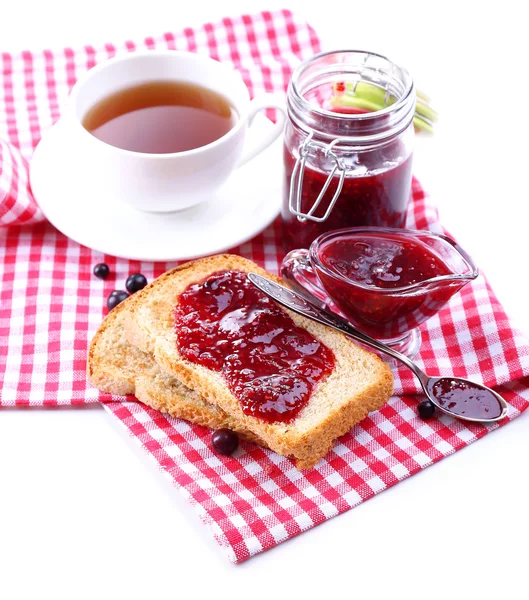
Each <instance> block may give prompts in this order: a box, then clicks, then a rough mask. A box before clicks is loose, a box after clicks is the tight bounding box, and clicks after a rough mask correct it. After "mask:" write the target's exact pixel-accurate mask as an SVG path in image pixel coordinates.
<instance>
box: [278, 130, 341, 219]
mask: <svg viewBox="0 0 529 600" xmlns="http://www.w3.org/2000/svg"><path fill="white" fill-rule="evenodd" d="M312 136H313V132H311V133H310V134H309V135H308V136H307V139H306V140H304V142H303V143H302V144H300V146H299V148H298V152H299V156H298V158H297V159H296V164H295V165H294V169H293V171H292V175H291V178H290V193H289V200H288V207H289V210H290V212H291V213H292V214H294V215H296V217H297V218H298V221H300V222H301V223H303V222H305V221H307V220H309V221H315V222H316V223H322V222H323V221H325V220H326V219H327V218H328V217H329V215H330V214H331V211H332V209H333V208H334V205H335V204H336V201H337V200H338V197H339V196H340V193H341V191H342V187H343V181H344V178H345V171H346V168H345V165H344V164H343V162H342V161H341V160H340V159H339V158H338V156H336V154H335V153H334V152H333V148H334V146H335V145H336V144H338V143H339V142H340V139H339V138H337V139H335V140H333V141H332V142H330V143H329V144H328V145H327V147H326V148H325V150H324V155H325V158H331V159H332V160H333V162H334V165H333V168H332V169H331V172H330V173H329V176H328V177H327V180H326V181H325V184H324V186H323V188H322V189H321V191H320V193H319V195H318V197H317V198H316V200H315V201H314V204H313V205H312V206H311V207H310V208H309V210H308V212H303V211H302V210H301V191H302V189H303V176H304V174H305V164H306V162H307V156H308V155H309V152H310V149H311V148H313V147H314V146H313V145H311V140H312ZM337 172H338V173H339V174H340V178H339V180H338V185H337V187H336V191H335V192H334V196H333V197H332V200H331V201H330V203H329V206H328V207H327V210H326V211H325V214H324V215H323V216H322V217H316V216H315V215H314V213H315V212H316V210H317V209H318V206H319V205H320V204H321V202H322V200H323V198H324V197H325V193H326V192H327V190H328V189H329V186H330V185H331V182H332V179H333V177H334V176H335V174H336V173H337Z"/></svg>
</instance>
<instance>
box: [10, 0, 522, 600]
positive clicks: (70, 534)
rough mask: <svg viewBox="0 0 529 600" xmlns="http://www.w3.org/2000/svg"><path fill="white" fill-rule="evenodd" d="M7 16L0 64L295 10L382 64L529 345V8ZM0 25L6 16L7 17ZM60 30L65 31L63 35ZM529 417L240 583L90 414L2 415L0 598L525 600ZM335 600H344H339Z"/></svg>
mask: <svg viewBox="0 0 529 600" xmlns="http://www.w3.org/2000/svg"><path fill="white" fill-rule="evenodd" d="M82 6H84V9H81V8H80V6H79V4H77V3H68V4H67V5H65V7H64V8H62V9H61V7H60V2H59V1H58V0H48V1H42V2H40V3H38V2H36V1H35V2H31V3H30V2H22V1H21V2H18V3H14V2H12V3H10V5H9V10H7V11H6V10H5V9H3V11H2V12H3V18H2V19H0V44H1V46H2V47H1V48H0V50H14V49H16V48H25V47H32V48H39V47H41V46H57V45H59V46H60V45H65V44H70V45H78V44H79V43H83V42H92V43H97V41H108V40H109V39H118V38H126V37H135V36H143V35H151V34H157V33H160V32H162V31H165V30H168V29H169V30H175V29H178V28H180V27H182V26H184V25H193V24H196V23H200V22H202V21H204V20H212V19H216V18H218V17H221V16H223V15H224V14H237V13H239V12H241V11H244V12H250V11H253V10H254V9H265V8H274V7H280V6H290V7H292V8H295V9H297V11H298V13H301V14H305V15H306V17H307V19H308V20H309V21H310V22H311V23H312V24H313V25H314V26H315V27H316V28H317V30H318V32H319V33H320V36H321V37H322V39H323V43H324V47H325V48H327V49H331V48H338V47H356V48H362V49H369V50H374V51H377V52H381V53H385V54H386V55H388V56H390V57H391V58H393V59H394V60H396V61H398V62H400V63H402V64H403V65H405V66H407V67H408V69H409V70H410V71H411V72H412V74H413V75H414V77H415V79H416V81H417V82H418V84H419V86H420V88H421V89H424V90H426V91H428V92H429V93H430V94H431V95H432V96H433V97H434V98H435V101H436V105H437V106H438V108H439V109H440V111H441V115H442V122H441V123H440V124H439V128H438V133H437V134H436V135H435V137H434V138H432V139H428V140H427V139H421V140H419V141H420V144H419V146H418V149H417V151H416V154H415V165H416V168H415V172H416V174H417V175H418V176H419V177H420V178H421V180H422V182H423V184H424V185H425V187H426V188H427V189H428V190H429V191H430V192H431V193H432V195H433V196H434V198H435V199H436V201H437V204H438V206H439V209H440V212H441V216H442V220H443V222H444V224H445V225H446V226H447V227H448V228H449V230H450V231H451V232H452V233H453V234H454V235H455V236H456V237H457V238H458V239H459V240H460V242H461V243H462V245H463V246H464V247H465V248H466V249H467V250H468V251H469V252H471V253H472V254H473V255H474V257H475V259H476V261H477V263H478V264H479V265H480V267H481V268H482V269H483V271H484V272H485V273H486V274H487V275H488V277H489V279H490V281H491V283H492V285H493V287H494V289H495V290H496V292H497V294H498V296H499V298H500V300H501V301H502V302H503V304H504V305H505V307H506V309H507V311H508V313H509V314H510V315H511V316H512V317H513V319H514V321H515V322H517V323H518V324H519V325H520V326H521V327H522V328H523V329H524V331H525V332H526V334H529V313H528V312H527V309H526V305H527V297H526V296H527V291H528V290H529V284H528V283H527V254H528V253H527V239H528V230H527V227H528V223H529V202H528V200H529V198H528V191H527V169H528V166H527V162H528V160H527V159H528V150H527V148H528V147H529V146H528V143H527V140H528V135H529V119H527V116H526V113H525V112H523V111H524V110H525V104H526V103H525V99H526V98H527V97H528V96H527V86H528V81H529V79H528V78H527V76H526V71H527V64H526V60H527V42H526V35H527V34H526V24H527V21H526V19H525V18H524V16H523V13H522V11H523V3H521V2H518V3H515V2H514V1H512V2H511V1H504V2H501V3H497V2H495V3H490V4H489V3H488V2H481V3H477V2H476V3H470V2H468V3H463V2H457V3H456V2H444V3H436V8H433V4H432V3H424V2H405V1H402V2H387V1H379V2H377V3H376V4H374V3H369V2H368V3H366V2H364V3H360V2H354V1H351V2H347V3H337V2H335V3H323V2H313V3H308V2H306V0H304V1H301V0H299V1H298V0H296V1H293V0H291V1H288V0H284V1H283V2H276V1H273V0H270V1H268V2H267V1H265V0H262V1H261V0H259V1H258V2H249V1H248V0H246V1H243V0H240V1H239V0H224V2H221V3H216V4H214V5H213V4H212V5H211V6H210V5H209V4H208V3H207V2H206V3H205V2H202V3H189V2H187V3H184V2H167V1H166V0H149V2H148V3H147V4H146V3H145V2H142V3H139V2H138V3H135V2H133V1H132V0H128V1H125V0H115V1H114V2H108V1H104V0H91V2H90V3H89V4H88V3H84V4H83V5H82ZM6 13H7V14H9V18H6ZM59 15H60V19H59ZM528 429H529V415H527V414H526V415H524V416H522V417H521V418H519V419H517V420H516V421H515V422H513V423H511V424H509V425H508V426H507V427H505V428H504V429H502V430H500V431H498V432H495V433H493V434H491V435H490V436H488V437H486V438H484V439H483V440H480V441H478V442H477V443H476V444H474V445H472V446H470V447H469V448H467V449H465V450H463V451H461V452H458V453H457V454H455V455H454V456H452V457H449V458H447V459H444V460H442V461H441V462H440V463H439V464H437V465H434V466H433V467H432V468H429V469H427V470H426V471H423V472H421V473H419V474H417V475H415V476H413V477H412V478H411V479H409V480H407V481H405V482H402V483H399V484H398V485H397V486H395V487H393V488H392V489H391V490H389V491H387V492H385V493H383V494H381V495H379V496H377V497H375V498H374V499H372V500H370V501H369V502H367V503H365V504H363V505H361V506H359V507H357V508H355V509H353V510H351V511H349V512H347V513H346V514H344V515H342V516H341V517H337V518H335V519H333V520H331V521H328V522H327V523H325V524H323V525H321V526H319V527H316V528H315V529H313V530H311V531H309V532H306V533H304V534H302V535H300V536H298V537H297V538H295V539H294V540H291V541H289V542H286V543H284V544H281V545H280V546H278V547H277V548H275V549H274V550H271V551H268V552H266V553H264V554H261V555H260V556H257V557H255V558H253V559H251V560H250V561H248V562H247V563H244V564H242V565H239V566H233V565H231V564H229V563H228V561H227V559H226V558H225V556H224V554H223V552H222V550H221V549H220V548H219V547H217V545H216V542H215V541H214V540H213V538H212V537H211V536H210V534H209V531H208V530H207V529H206V528H205V527H204V526H202V524H201V523H200V522H199V520H198V518H197V517H196V515H195V514H194V512H193V510H192V509H191V508H190V507H189V506H188V505H187V504H186V502H185V501H184V500H183V499H182V498H181V497H180V496H179V494H178V492H176V491H175V490H174V489H173V488H171V486H170V485H169V484H168V483H167V481H166V479H165V478H164V477H163V476H162V475H161V474H160V473H158V472H157V470H156V468H155V467H154V466H153V464H152V463H151V460H150V459H149V458H148V457H147V456H146V455H144V454H143V453H142V452H141V451H140V450H139V449H138V447H137V446H136V444H135V442H133V440H131V439H130V438H129V437H128V436H127V435H126V434H125V433H124V432H123V431H122V429H121V428H120V426H119V425H118V424H117V423H115V422H114V421H112V420H110V418H109V417H107V415H106V414H104V413H103V411H102V410H101V409H100V408H98V407H94V408H92V409H83V410H74V409H70V410H68V409H62V410H4V411H1V412H0V482H1V486H2V487H1V492H0V598H2V599H4V598H5V599H6V600H14V599H19V598H23V599H24V600H25V599H31V600H33V599H34V598H39V599H41V598H46V599H47V598H52V599H54V600H55V599H59V598H60V599H62V598H64V599H70V598H75V599H79V598H103V599H106V598H112V599H114V598H116V599H121V598H127V599H130V598H182V597H198V598H202V597H204V598H205V597H210V598H224V597H226V598H228V597H229V598H239V599H242V598H246V597H252V598H260V597H268V598H287V597H293V598H313V597H316V596H319V595H322V597H324V598H385V599H386V598H390V599H394V598H406V599H407V600H411V599H414V598H421V599H425V598H426V599H428V600H431V599H436V598H454V599H457V600H459V598H464V597H469V598H477V597H479V598H505V599H509V600H511V599H518V598H527V587H528V579H527V566H526V562H527V542H526V540H527V538H528V537H529V512H528V511H527V504H528V501H529V475H528V473H529V469H528V467H527V458H528V456H529V435H528ZM338 594H339V595H338Z"/></svg>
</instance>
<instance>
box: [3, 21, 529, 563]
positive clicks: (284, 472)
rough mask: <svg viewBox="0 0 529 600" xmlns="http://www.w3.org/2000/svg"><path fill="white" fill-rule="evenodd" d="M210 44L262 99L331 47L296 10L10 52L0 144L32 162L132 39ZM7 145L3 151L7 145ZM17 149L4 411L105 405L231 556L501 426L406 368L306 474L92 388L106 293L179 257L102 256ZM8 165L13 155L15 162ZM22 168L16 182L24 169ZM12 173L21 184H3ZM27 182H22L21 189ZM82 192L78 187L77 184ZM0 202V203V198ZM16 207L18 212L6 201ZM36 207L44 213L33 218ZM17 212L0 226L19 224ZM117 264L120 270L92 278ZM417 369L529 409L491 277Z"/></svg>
mask: <svg viewBox="0 0 529 600" xmlns="http://www.w3.org/2000/svg"><path fill="white" fill-rule="evenodd" d="M145 47H148V48H167V47H169V48H178V49H188V50H193V51H198V52H206V53H209V54H211V55H212V56H215V57H216V58H219V59H220V60H222V61H227V62H232V63H233V64H234V65H236V66H237V67H238V68H240V69H241V71H242V73H243V75H244V77H245V80H246V83H247V84H248V86H249V87H250V89H251V91H252V93H256V92H258V91H278V90H284V89H285V88H286V85H287V82H288V79H289V76H290V72H291V70H292V68H293V66H294V65H295V64H297V63H298V62H299V60H302V59H304V58H306V57H308V56H310V55H311V54H313V53H314V52H316V51H318V50H319V42H318V39H317V37H316V35H315V33H314V31H313V30H312V29H311V28H310V27H308V26H307V25H306V24H305V23H303V22H300V21H299V20H298V19H297V18H296V17H295V16H294V15H292V14H291V13H290V12H288V11H278V12H273V13H259V14H256V15H253V16H243V17H239V18H236V19H224V20H223V21H222V22H220V23H216V24H208V25H204V26H203V27H200V28H198V29H194V30H191V29H187V30H185V31H183V32H180V33H177V34H165V35H163V36H160V37H158V38H147V39H146V40H144V41H143V42H141V43H139V44H134V43H132V42H126V43H123V44H120V45H118V46H114V45H106V46H105V47H104V48H100V49H95V48H92V47H90V46H87V47H85V48H83V49H81V50H78V51H73V50H69V49H67V50H63V51H60V52H50V51H46V52H42V53H36V54H35V53H33V54H32V53H27V52H26V53H22V54H18V55H9V54H3V55H2V71H1V72H2V80H1V84H2V85H1V89H0V139H2V140H3V141H4V145H5V146H6V147H7V148H8V151H9V152H13V151H12V148H15V149H16V148H19V149H20V152H21V156H23V157H24V158H25V159H28V158H29V157H30V155H31V152H32V150H33V148H34V146H35V145H36V143H37V142H38V140H39V139H40V135H41V132H42V131H43V130H45V129H46V128H48V127H49V126H50V125H51V124H52V123H53V122H54V121H55V120H56V119H57V118H58V115H59V114H60V109H61V108H62V106H63V104H64V101H65V99H66V97H67V94H68V91H69V89H70V88H71V86H72V85H73V83H74V82H75V79H76V77H78V76H79V75H80V74H81V73H82V72H84V71H85V70H86V69H87V68H89V67H90V66H93V65H94V64H95V63H96V62H98V61H99V60H103V59H104V58H107V57H108V56H112V55H113V54H115V53H117V52H125V51H129V50H133V49H135V48H145ZM2 152H3V153H4V152H5V150H4V147H2ZM18 157H19V155H18V154H17V153H16V152H15V154H11V156H10V157H9V158H8V160H7V161H5V160H4V159H3V162H2V165H4V164H8V167H6V168H4V170H5V172H8V173H10V174H9V175H8V176H6V177H4V179H3V180H2V185H3V186H4V188H1V187H0V189H4V190H5V189H7V191H8V195H9V197H10V198H12V200H10V201H9V202H10V203H11V204H9V203H8V204H7V205H2V206H3V208H2V213H1V214H4V215H6V214H8V213H11V216H10V217H7V219H8V220H9V222H11V223H12V222H16V223H18V225H17V226H11V227H9V228H4V229H3V231H2V233H0V276H1V288H0V338H1V339H0V341H1V343H0V381H1V388H0V394H1V395H0V405H4V406H5V405H56V404H80V403H85V402H93V401H97V400H101V401H102V402H104V403H105V408H106V409H107V411H109V412H110V413H112V414H113V415H115V416H116V417H118V419H119V420H120V421H121V422H122V423H123V424H124V425H125V427H126V428H127V429H128V430H129V431H130V433H131V434H132V435H134V436H135V437H136V439H137V440H138V441H139V442H140V443H141V444H142V446H143V447H144V448H145V449H146V450H147V452H149V453H150V454H151V455H152V456H153V458H154V459H155V460H156V462H157V463H158V465H159V466H160V467H161V468H162V470H163V471H164V472H165V473H166V474H167V476H168V477H169V478H170V479H171V481H173V482H174V483H175V484H176V486H177V487H178V488H179V489H180V490H181V491H182V493H183V494H184V495H185V496H186V497H188V498H189V500H190V502H191V503H192V504H193V505H194V506H195V508H196V509H197V511H198V512H199V514H200V515H201V517H202V518H203V520H204V521H205V522H206V523H207V524H208V525H209V526H210V528H211V529H212V531H213V534H214V535H215V537H216V539H217V540H218V541H219V543H220V544H221V545H222V546H223V547H224V548H225V549H226V550H227V552H228V555H229V557H230V559H231V560H233V561H236V562H239V561H242V560H245V559H246V558H248V557H250V556H252V555H254V554H256V553H258V552H261V551H263V550H265V549H268V548H271V547H272V546H274V545H276V544H278V543H279V542H281V541H283V540H285V539H288V538H290V537H292V536H294V535H296V534H298V533H300V532H301V531H304V530H305V529H308V528H310V527H313V526H314V525H317V524H319V523H321V522H323V521H325V520H326V519H328V518H331V517H333V516H335V515H337V514H340V513H342V512H344V511H346V510H348V509H350V508H351V507H353V506H356V505H357V504H359V503H361V502H363V501H364V500H366V499H368V498H370V497H371V496H373V495H374V494H376V493H378V492H380V491H382V490H384V489H386V488H387V487H389V486H391V485H393V484H394V483H396V482H398V481H400V480H401V479H404V478H406V477H408V476H409V475H411V474H413V473H415V472H417V471H419V470H420V469H423V468H425V467H427V466H428V465H430V464H432V463H434V462H436V461H438V460H440V459H441V458H443V457H444V456H447V455H448V454H451V453H452V452H454V451H456V450H459V449H461V448H463V447H464V446H466V445H468V444H470V443H471V442H473V441H475V440H476V439H478V438H480V437H482V436H484V435H486V434H487V433H488V432H489V431H491V430H493V429H496V428H497V427H499V425H494V426H489V427H485V426H482V425H469V424H464V423H463V422H460V421H456V420H454V419H451V418H450V417H448V416H446V415H441V416H440V417H438V418H435V419H433V420H431V421H429V422H428V423H425V422H423V421H421V420H419V419H418V418H417V416H416V412H415V409H414V407H415V404H416V400H415V399H414V398H413V396H411V395H410V394H415V393H416V392H417V391H418V388H417V384H416V382H415V381H414V380H413V378H412V376H411V374H410V373H409V372H407V371H405V370H404V369H399V370H397V371H395V382H396V394H397V395H396V396H395V397H394V398H392V399H391V400H390V402H389V403H388V404H387V405H385V406H384V407H383V408H382V409H381V410H380V411H377V412H375V413H372V414H371V415H370V416H369V417H368V418H366V419H365V420H364V421H363V422H362V423H360V424H359V425H357V426H356V427H355V428H354V429H353V430H352V431H351V432H350V433H348V434H346V435H345V436H343V437H342V438H341V439H340V440H338V442H337V444H336V445H335V447H334V449H333V450H332V451H331V452H330V453H329V454H328V456H327V457H326V458H325V459H323V460H321V461H320V462H319V463H318V465H317V466H316V468H314V469H312V470H310V471H306V472H303V473H300V472H299V471H297V470H296V469H295V468H294V466H293V464H292V462H291V461H290V460H288V459H286V458H284V457H281V456H279V455H277V454H275V453H273V452H270V451H268V450H263V449H262V448H258V447H256V446H253V445H251V444H244V443H243V444H242V445H241V447H240V448H239V450H238V451H237V453H236V455H235V456H234V457H229V458H225V457H220V456H217V455H215V454H214V453H213V452H212V451H211V448H210V445H209V439H210V431H208V430H206V429H204V428H202V427H198V426H193V425H190V424H189V423H186V422H184V421H179V420H176V419H171V418H169V417H166V416H164V415H162V414H160V413H157V412H156V411H153V410H150V409H148V408H146V407H144V406H143V405H141V404H139V403H136V402H132V401H122V400H124V399H122V398H116V397H111V396H108V395H104V394H101V395H99V394H98V393H97V392H96V391H95V390H93V389H91V388H90V387H89V386H87V383H86V371H85V362H86V354H87V345H88V340H89V339H90V338H91V337H92V335H93V334H94V332H95V330H96V329H97V327H98V325H99V323H100V322H101V318H102V316H103V314H104V312H105V311H104V308H103V307H104V304H105V299H106V296H107V295H108V293H109V292H110V291H111V290H112V289H114V288H115V287H119V288H122V287H123V283H124V280H125V278H126V276H127V275H128V274H129V273H131V272H134V271H141V272H143V273H145V275H146V276H147V277H148V278H149V279H152V278H153V277H155V276H158V275H160V274H161V273H162V272H163V271H165V270H166V269H167V268H170V267H171V266H173V265H170V264H166V263H155V264H153V263H140V262H137V261H126V260H122V259H115V258H113V257H111V256H104V255H101V254H100V253H97V252H93V251H91V250H89V249H87V248H85V247H82V246H79V245H78V244H76V243H75V242H72V241H71V240H69V239H67V238H66V237H65V236H63V235H62V234H60V233H59V232H58V231H56V230H55V229H54V228H53V227H51V225H49V224H48V223H46V222H42V223H38V224H36V225H35V224H34V225H31V226H30V225H27V224H26V225H24V224H23V223H29V221H30V219H38V218H40V215H38V213H37V209H34V208H31V207H32V206H34V205H32V204H31V197H30V196H29V195H28V196H27V199H28V200H27V205H26V206H25V207H24V208H17V209H16V210H14V205H15V204H16V205H17V206H20V207H22V206H23V205H22V204H20V205H18V200H16V201H15V202H13V198H15V199H16V198H18V196H19V195H21V190H24V191H25V193H27V185H26V181H27V180H26V179H25V177H26V170H25V163H24V162H23V159H19V158H18ZM9 161H10V162H9ZM14 163H16V165H17V169H18V175H17V176H16V177H14V176H13V167H12V166H11V167H9V164H14ZM5 181H7V182H9V181H16V182H17V183H16V185H15V184H11V186H10V187H6V183H5ZM20 182H22V183H20ZM72 193H73V194H74V193H75V190H72ZM0 198H1V196H0ZM5 207H7V208H5ZM27 211H30V212H31V211H33V215H32V216H28V217H20V216H17V215H24V213H27V214H28V215H29V212H27ZM7 222H8V221H7V220H6V221H2V223H4V224H6V223H7ZM408 225H409V226H410V227H417V228H431V229H439V228H440V225H439V223H438V216H437V212H436V210H435V208H434V206H433V205H432V203H431V201H430V199H429V198H428V197H427V196H425V194H424V192H423V190H422V189H421V187H420V185H419V184H418V182H416V181H415V182H414V185H413V203H412V205H411V206H410V213H409V219H408ZM279 241H280V228H279V222H277V221H276V222H275V223H274V224H273V225H272V226H271V227H269V228H268V229H267V230H266V231H264V232H263V233H262V234H261V235H259V236H257V237H256V238H254V239H253V240H252V241H250V242H248V243H246V244H244V245H242V246H240V247H237V248H234V249H233V252H235V253H239V254H241V255H242V256H245V257H247V258H250V259H252V260H254V261H256V262H257V263H259V264H260V265H261V266H263V267H265V268H266V269H268V270H269V271H272V272H277V269H278V265H279V264H280V262H281V259H282V258H283V253H282V250H281V247H280V244H279ZM101 261H104V262H106V263H107V264H108V265H109V266H110V268H111V271H112V273H115V279H114V280H107V281H105V282H102V281H100V280H98V279H96V278H95V277H94V276H93V275H92V267H93V265H94V264H95V263H97V262H101ZM422 335H423V345H422V349H421V355H420V359H419V360H420V362H422V366H424V367H425V368H427V369H428V370H429V371H430V372H432V374H438V373H444V374H449V373H455V374H456V375H458V376H463V377H464V376H471V377H473V378H474V379H476V380H478V381H484V382H485V383H486V384H487V385H491V386H495V387H496V389H498V391H499V392H500V393H502V394H503V395H504V396H505V398H506V400H507V401H508V403H509V405H510V410H509V417H508V419H507V420H506V421H505V422H504V424H505V423H508V422H509V421H510V420H511V419H512V418H514V417H516V416H517V415H519V414H520V413H521V412H522V411H523V410H525V409H526V408H527V406H529V344H528V342H527V341H526V340H525V339H524V338H523V337H522V336H521V335H520V333H519V332H517V331H516V330H514V329H512V327H511V325H510V324H509V321H508V319H507V317H506V315H505V313H504V311H503V309H502V307H501V305H500V304H499V302H498V301H497V299H496V297H495V296H494V294H493V292H492V291H491V289H490V288H489V287H488V285H487V283H486V281H485V279H484V278H483V277H480V278H479V279H478V280H476V281H474V282H473V283H472V284H469V285H468V286H466V287H465V288H464V289H463V291H462V292H461V293H459V294H457V295H456V296H455V297H454V298H453V299H452V300H451V302H450V303H449V305H447V306H446V307H445V308H444V309H443V310H442V311H441V312H440V313H439V315H437V316H436V317H434V318H432V319H430V320H429V321H428V322H427V323H426V324H425V325H424V326H423V327H422Z"/></svg>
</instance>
